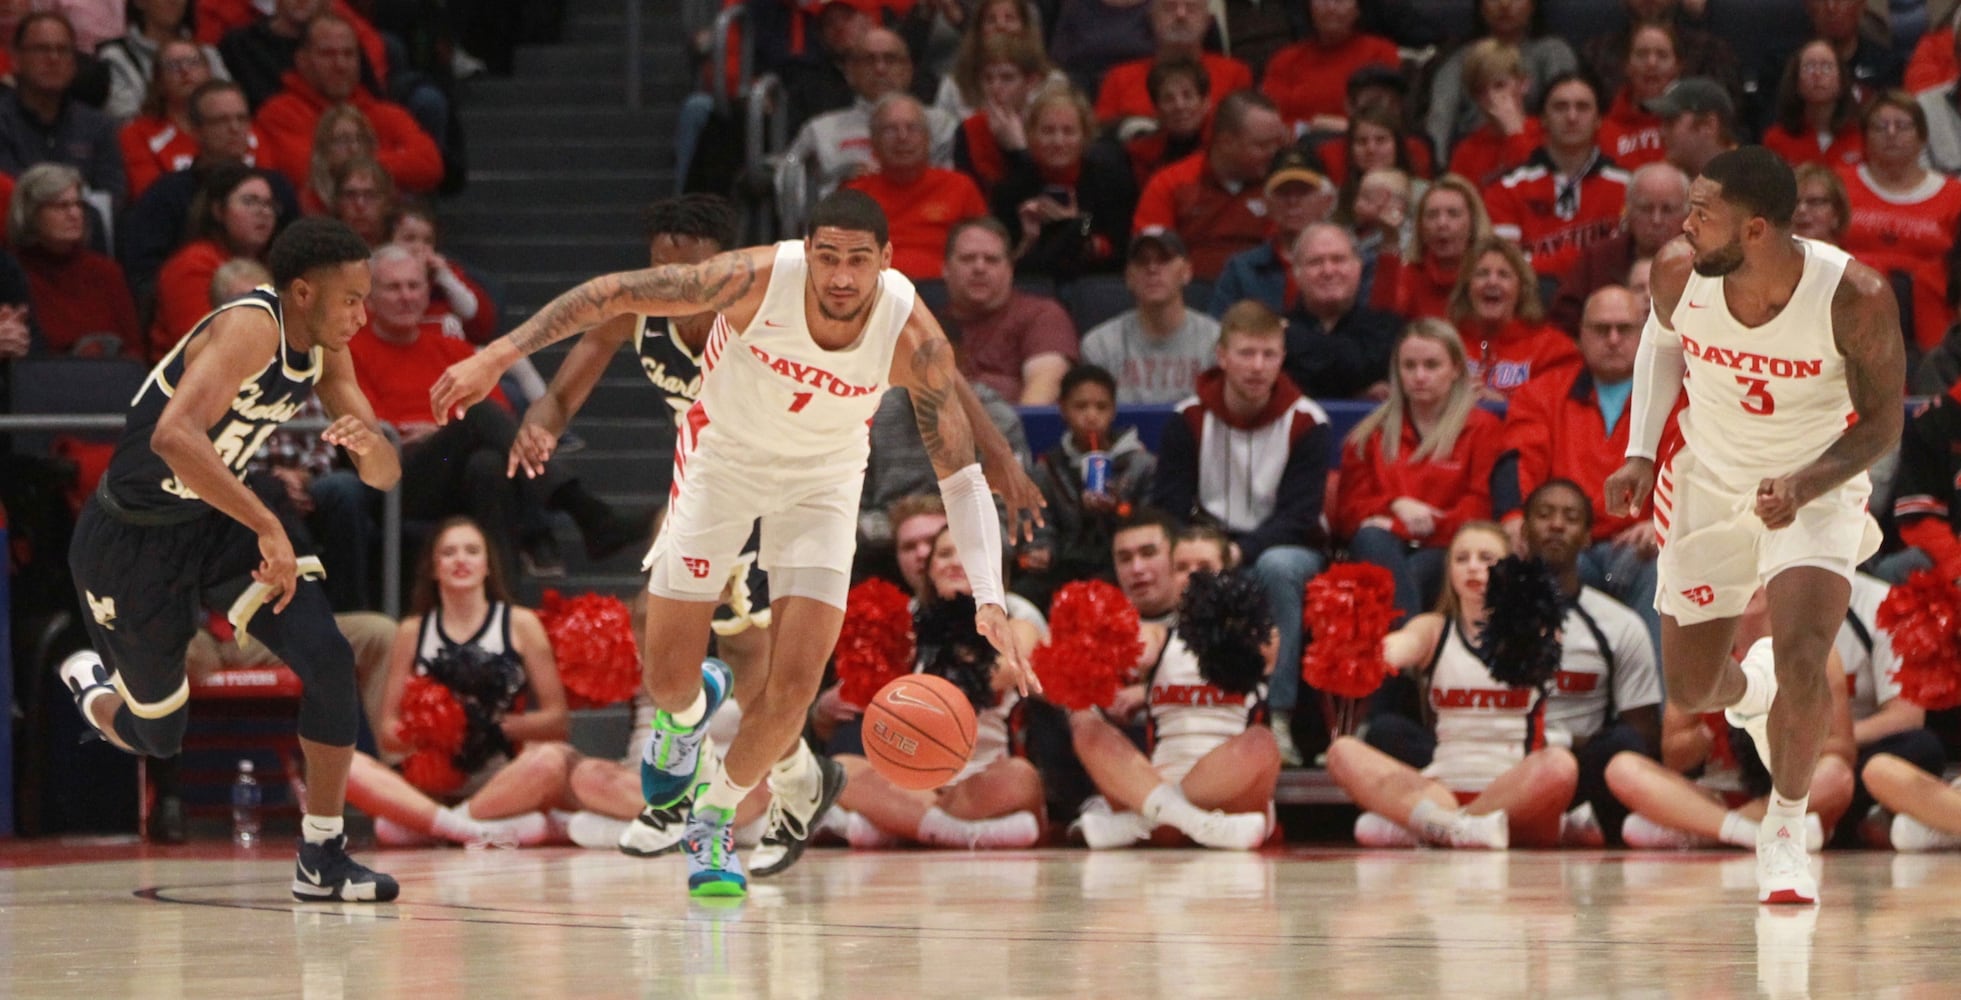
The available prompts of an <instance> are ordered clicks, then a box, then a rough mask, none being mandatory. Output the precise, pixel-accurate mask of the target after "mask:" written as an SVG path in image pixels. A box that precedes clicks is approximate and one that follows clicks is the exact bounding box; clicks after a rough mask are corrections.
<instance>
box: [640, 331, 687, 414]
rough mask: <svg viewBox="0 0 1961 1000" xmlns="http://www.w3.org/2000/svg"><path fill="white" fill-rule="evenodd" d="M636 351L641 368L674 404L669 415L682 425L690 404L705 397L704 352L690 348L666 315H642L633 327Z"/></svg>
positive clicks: (668, 400)
mask: <svg viewBox="0 0 1961 1000" xmlns="http://www.w3.org/2000/svg"><path fill="white" fill-rule="evenodd" d="M633 350H634V352H635V353H636V354H638V355H639V356H640V370H641V371H643V372H646V373H647V381H649V382H652V383H653V384H654V388H656V389H659V390H660V394H661V399H663V400H665V401H666V402H667V405H668V406H669V407H670V410H669V412H668V416H669V417H671V418H673V420H674V422H675V425H676V426H679V425H680V421H681V417H682V415H683V414H685V413H687V412H688V407H690V406H693V405H695V400H697V399H700V398H701V376H702V366H701V355H699V354H696V353H694V352H693V351H690V350H688V345H687V344H684V343H682V342H681V335H680V334H678V333H676V332H675V330H674V324H673V323H670V322H668V320H667V318H666V317H664V316H642V317H640V324H639V325H638V326H636V327H634V328H633Z"/></svg>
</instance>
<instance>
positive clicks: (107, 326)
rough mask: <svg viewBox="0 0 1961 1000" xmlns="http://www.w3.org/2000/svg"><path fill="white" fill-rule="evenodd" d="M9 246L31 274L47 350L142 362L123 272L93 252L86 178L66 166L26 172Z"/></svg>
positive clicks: (10, 221)
mask: <svg viewBox="0 0 1961 1000" xmlns="http://www.w3.org/2000/svg"><path fill="white" fill-rule="evenodd" d="M7 242H9V243H10V244H12V245H13V248H14V253H15V254H16V255H17V256H18V257H19V259H20V266H21V268H22V269H24V270H25V271H26V272H27V287H28V293H29V298H28V303H29V305H30V306H31V307H32V308H33V311H34V320H35V323H36V325H37V326H39V327H40V330H41V338H42V344H41V346H42V348H43V349H45V350H49V351H53V352H56V353H61V354H80V355H86V356H90V357H107V356H111V355H118V354H120V355H123V356H125V357H130V358H141V357H143V331H142V329H141V328H140V327H139V326H138V325H137V321H136V303H135V301H133V300H132V299H131V298H130V297H129V285H128V284H127V283H125V282H124V281H123V269H122V267H121V266H120V265H118V264H117V263H116V262H115V261H114V260H113V259H111V258H110V257H108V256H106V255H104V254H99V253H96V252H95V251H93V250H90V249H89V248H88V215H87V214H86V213H85V212H83V211H82V175H81V172H80V171H78V170H76V169H75V168H74V167H71V166H68V165H67V164H63V163H38V164H35V165H34V166H32V167H29V168H27V171H26V172H25V173H23V174H21V175H20V180H19V182H18V183H17V184H15V186H14V193H13V197H12V199H10V202H9V204H8V207H7Z"/></svg>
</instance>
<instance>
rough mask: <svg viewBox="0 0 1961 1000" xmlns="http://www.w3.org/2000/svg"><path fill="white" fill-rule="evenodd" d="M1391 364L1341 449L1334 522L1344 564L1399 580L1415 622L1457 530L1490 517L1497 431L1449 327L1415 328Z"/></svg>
mask: <svg viewBox="0 0 1961 1000" xmlns="http://www.w3.org/2000/svg"><path fill="white" fill-rule="evenodd" d="M1390 357H1391V361H1390V364H1389V371H1388V379H1389V395H1388V398H1387V399H1385V400H1383V403H1382V405H1380V406H1378V407H1376V408H1375V409H1374V410H1372V411H1370V412H1369V415H1368V416H1366V417H1363V418H1362V420H1361V422H1360V423H1357V424H1356V425H1355V428H1354V429H1353V430H1351V431H1349V432H1348V438H1347V440H1345V441H1343V442H1342V449H1341V486H1340V489H1339V490H1338V495H1337V496H1336V499H1335V504H1334V517H1333V518H1332V520H1333V522H1334V533H1335V536H1336V537H1337V538H1344V539H1347V542H1348V554H1349V556H1350V557H1352V558H1354V559H1356V560H1358V561H1361V562H1369V563H1374V564H1376V565H1377V566H1381V567H1382V568H1384V569H1386V570H1388V571H1389V572H1390V573H1391V574H1392V575H1393V576H1394V577H1395V578H1396V610H1398V611H1401V612H1402V613H1403V614H1404V615H1413V614H1416V613H1417V612H1419V611H1422V610H1423V609H1424V608H1427V607H1429V606H1430V605H1431V604H1432V603H1434V602H1435V599H1436V592H1437V587H1438V585H1439V584H1441V583H1442V581H1443V564H1444V560H1443V556H1444V549H1445V547H1446V546H1447V545H1448V544H1449V543H1450V539H1451V538H1452V536H1454V535H1456V534H1457V529H1458V528H1459V527H1461V526H1463V525H1464V523H1465V522H1467V521H1477V520H1484V519H1488V518H1490V517H1491V486H1490V483H1491V466H1492V463H1493V462H1494V461H1496V460H1497V458H1498V450H1499V444H1500V439H1501V435H1502V429H1503V425H1502V424H1501V423H1500V421H1499V420H1498V418H1497V417H1495V416H1493V415H1491V414H1490V413H1489V412H1486V411H1485V410H1483V409H1480V408H1479V407H1478V391H1477V382H1476V380H1475V379H1474V378H1473V377H1472V375H1471V372H1470V368H1469V367H1468V366H1467V364H1466V363H1465V357H1464V343H1463V341H1461V340H1459V339H1458V338H1457V331H1455V330H1453V329H1451V327H1450V324H1449V323H1446V322H1444V321H1443V320H1440V319H1421V320H1417V321H1416V322H1414V323H1411V324H1410V325H1409V327H1408V328H1407V329H1405V330H1404V331H1403V334H1402V336H1401V337H1400V338H1398V339H1397V341H1396V347H1395V350H1394V352H1393V353H1392V354H1391V355H1390Z"/></svg>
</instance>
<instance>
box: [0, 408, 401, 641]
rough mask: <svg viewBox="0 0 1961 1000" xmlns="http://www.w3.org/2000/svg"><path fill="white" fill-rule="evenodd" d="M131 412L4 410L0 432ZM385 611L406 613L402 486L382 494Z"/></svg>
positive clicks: (93, 423) (315, 427)
mask: <svg viewBox="0 0 1961 1000" xmlns="http://www.w3.org/2000/svg"><path fill="white" fill-rule="evenodd" d="M126 417H127V415H126V414H122V413H13V414H7V413H0V434H6V433H10V432H13V431H119V430H122V428H123V422H124V420H125V419H126ZM331 423H332V422H331V421H327V420H321V419H319V418H317V417H310V418H307V419H303V420H289V421H287V422H286V423H284V424H282V425H281V428H282V429H284V430H293V431H324V430H326V429H327V428H328V427H329V426H330V425H331ZM381 433H382V434H384V435H386V436H387V438H388V443H389V444H391V445H394V446H395V450H396V451H397V452H400V451H401V450H402V436H401V435H400V434H399V433H397V432H396V430H395V426H394V425H393V424H389V423H383V424H382V425H381ZM381 610H382V611H384V612H387V614H388V616H389V617H390V618H400V617H401V616H402V487H401V485H400V484H397V485H396V486H395V488H394V489H391V490H389V491H388V492H386V493H384V494H382V497H381Z"/></svg>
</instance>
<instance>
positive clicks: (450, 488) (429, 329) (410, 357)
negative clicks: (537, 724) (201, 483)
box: [348, 247, 647, 570]
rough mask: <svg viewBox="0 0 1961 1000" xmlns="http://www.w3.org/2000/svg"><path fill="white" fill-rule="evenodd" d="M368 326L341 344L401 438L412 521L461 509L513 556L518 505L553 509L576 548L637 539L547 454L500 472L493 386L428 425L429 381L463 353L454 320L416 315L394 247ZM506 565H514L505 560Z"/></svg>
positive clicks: (415, 295) (417, 284)
mask: <svg viewBox="0 0 1961 1000" xmlns="http://www.w3.org/2000/svg"><path fill="white" fill-rule="evenodd" d="M371 267H372V270H373V274H374V279H373V281H374V285H373V290H372V291H371V292H370V293H369V295H368V316H369V321H368V326H367V328H366V329H363V330H362V331H361V332H360V333H357V334H355V336H354V339H353V340H352V341H350V342H349V343H348V350H349V351H350V352H352V354H353V358H354V372H355V377H356V379H357V380H358V381H359V382H360V384H361V392H362V393H363V394H364V395H366V396H367V397H368V401H369V402H371V403H373V404H374V409H375V416H377V417H379V418H381V419H382V420H386V421H388V422H389V423H392V424H394V425H395V428H396V430H397V431H399V432H400V433H401V435H402V471H403V472H404V473H405V474H406V473H409V472H410V470H414V479H413V480H411V479H409V478H408V476H407V475H404V477H403V480H402V513H403V515H404V516H405V517H410V518H414V519H417V520H438V519H441V518H444V517H449V516H451V515H453V514H458V513H464V514H468V515H469V516H470V517H473V518H475V519H476V520H477V522H478V523H479V524H482V525H483V526H484V533H485V535H486V536H488V537H490V538H491V539H493V540H495V541H496V542H497V544H498V545H500V546H504V547H507V548H508V549H509V550H510V551H511V552H513V553H515V552H516V551H518V548H519V541H520V537H519V517H520V511H521V510H523V509H525V507H526V506H527V505H530V506H531V509H534V510H537V509H548V510H558V511H563V512H565V513H567V514H569V515H571V517H572V520H573V522H574V523H576V524H577V525H578V526H579V533H580V534H581V535H582V536H583V537H584V538H585V543H586V554H587V555H588V556H590V557H591V558H593V559H595V560H597V559H604V558H606V557H608V556H610V555H613V554H614V553H617V552H620V551H623V550H625V549H626V548H628V547H631V546H632V545H634V544H635V543H636V542H644V540H645V539H646V534H647V533H646V528H645V521H644V520H629V519H625V518H622V517H621V516H620V515H619V514H617V513H615V512H614V510H613V508H612V507H610V506H609V505H607V503H606V502H605V501H603V500H601V499H599V498H598V497H595V496H593V495H592V494H591V493H589V492H587V491H586V489H585V487H584V486H583V485H581V484H580V483H579V481H578V480H577V479H575V478H573V477H572V476H571V475H570V474H569V473H567V472H566V471H565V469H564V468H563V467H562V466H561V465H560V464H559V463H558V462H556V461H548V462H547V463H546V465H545V471H544V474H542V475H540V476H536V477H530V476H519V477H517V478H515V479H513V478H511V477H509V476H506V475H505V474H504V467H505V464H506V462H507V461H508V459H509V456H510V450H511V442H512V441H513V440H515V439H516V437H517V423H516V422H515V421H514V420H512V418H511V414H510V412H509V411H508V410H506V409H505V408H504V405H503V396H502V394H501V393H496V392H493V393H492V398H491V399H488V400H485V401H483V402H481V403H478V404H477V405H475V406H473V407H471V408H470V409H469V411H468V412H466V413H465V414H464V415H463V419H461V420H452V421H450V422H449V423H447V424H445V425H443V426H442V427H437V426H436V425H435V422H434V420H433V419H432V417H431V414H430V412H429V387H430V386H431V385H434V384H435V381H436V379H437V377H438V376H440V375H441V374H442V373H443V369H445V368H447V367H449V366H450V364H452V363H454V362H456V361H459V360H462V359H463V358H467V357H469V356H470V355H471V354H472V353H473V352H474V350H475V349H474V348H472V347H471V346H470V345H469V343H468V342H467V341H465V340H464V339H463V338H462V337H461V336H460V331H456V330H454V327H453V324H454V320H450V319H447V318H444V319H426V318H425V317H426V315H427V314H428V311H429V281H428V278H427V274H428V272H427V270H426V269H425V267H424V265H423V264H422V262H421V261H419V260H417V259H416V256H415V254H413V253H411V252H409V251H408V250H404V249H402V248H401V247H382V248H381V249H380V250H377V251H375V256H374V261H373V263H372V265H371ZM506 568H507V569H512V570H515V567H513V566H507V567H506Z"/></svg>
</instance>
